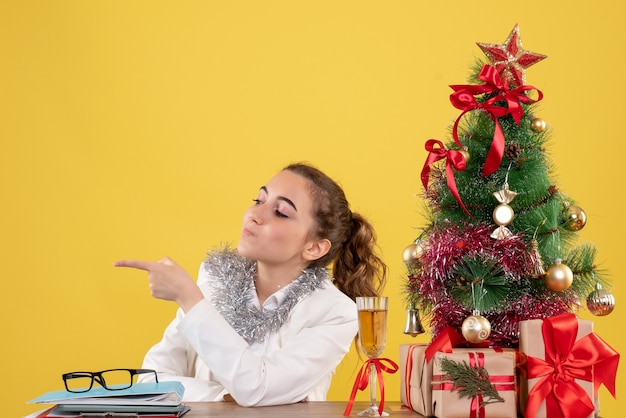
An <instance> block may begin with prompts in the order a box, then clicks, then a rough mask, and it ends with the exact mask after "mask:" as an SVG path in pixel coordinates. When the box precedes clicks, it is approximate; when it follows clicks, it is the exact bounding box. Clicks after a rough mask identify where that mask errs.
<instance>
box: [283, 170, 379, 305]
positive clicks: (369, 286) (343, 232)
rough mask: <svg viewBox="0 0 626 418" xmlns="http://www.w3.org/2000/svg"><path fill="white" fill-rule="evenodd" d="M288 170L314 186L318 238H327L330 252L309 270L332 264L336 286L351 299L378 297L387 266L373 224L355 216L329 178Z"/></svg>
mask: <svg viewBox="0 0 626 418" xmlns="http://www.w3.org/2000/svg"><path fill="white" fill-rule="evenodd" d="M285 170H288V171H291V172H293V173H295V174H298V175H300V176H302V177H304V178H305V179H307V180H309V181H310V183H311V195H312V197H313V202H314V205H315V206H314V211H315V220H316V223H317V230H316V231H313V234H314V235H315V236H316V237H317V238H324V239H328V240H329V241H330V242H331V247H330V250H329V251H328V253H327V254H326V255H324V256H323V257H321V258H319V259H317V260H315V261H313V262H311V264H310V267H327V266H328V265H329V264H331V262H332V263H333V276H334V278H335V286H337V288H338V289H339V290H341V291H342V292H343V293H345V294H346V295H348V296H349V297H350V298H351V299H353V300H354V299H355V298H356V297H357V296H379V295H380V294H381V293H382V290H383V288H384V286H385V282H386V276H387V266H386V265H385V263H384V262H383V260H382V259H381V258H380V257H379V256H378V255H377V254H376V250H377V249H378V248H377V245H376V234H375V232H374V228H373V227H372V225H371V224H370V223H369V222H368V221H367V220H366V219H365V218H363V217H362V216H361V215H360V214H358V213H352V212H351V211H350V207H349V204H348V201H347V199H346V196H345V194H344V192H343V190H342V188H341V187H340V186H339V185H338V184H337V183H336V182H335V181H334V180H332V179H331V178H330V177H328V176H327V175H326V174H324V173H323V172H322V171H320V170H318V169H317V168H314V167H312V166H310V165H307V164H302V163H298V164H291V165H289V166H287V167H285Z"/></svg>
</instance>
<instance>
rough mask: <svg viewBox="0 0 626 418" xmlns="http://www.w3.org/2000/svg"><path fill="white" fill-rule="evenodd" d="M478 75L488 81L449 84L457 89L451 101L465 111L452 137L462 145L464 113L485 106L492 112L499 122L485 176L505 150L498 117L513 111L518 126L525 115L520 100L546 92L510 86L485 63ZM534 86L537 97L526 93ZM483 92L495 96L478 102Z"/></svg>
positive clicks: (498, 164) (492, 116) (496, 165)
mask: <svg viewBox="0 0 626 418" xmlns="http://www.w3.org/2000/svg"><path fill="white" fill-rule="evenodd" d="M478 79H479V80H482V81H484V82H485V84H465V85H453V86H450V87H452V89H453V90H454V93H452V94H451V95H450V102H451V103H452V105H453V106H454V107H456V108H457V109H460V110H462V111H463V113H461V115H460V116H459V117H458V118H457V119H456V122H455V123H454V128H453V129H452V137H453V138H454V141H455V142H456V143H457V145H458V146H459V147H461V149H463V145H461V142H460V141H459V135H458V125H459V122H460V120H461V118H462V117H463V115H464V114H465V113H467V112H469V111H471V110H475V109H482V110H484V111H485V112H487V113H489V115H490V116H491V118H492V119H493V121H494V123H495V125H496V126H495V131H494V133H493V140H492V142H491V147H490V148H489V153H488V155H487V160H486V161H485V165H484V166H483V171H482V174H483V176H485V177H486V176H488V175H490V174H493V173H494V172H495V171H496V170H497V169H498V167H499V166H500V163H501V162H502V155H503V154H504V133H503V132H502V127H501V126H500V123H499V121H498V118H499V117H502V116H505V115H508V114H510V115H511V116H512V117H513V119H514V120H515V122H516V123H517V125H518V126H519V124H520V121H521V119H522V116H524V110H523V109H522V106H521V104H522V103H524V104H531V103H536V102H538V101H540V100H541V99H542V98H543V93H542V92H541V91H540V90H537V89H536V88H534V87H532V86H519V87H516V88H514V89H513V90H511V89H509V87H508V85H507V83H506V82H505V81H503V80H502V78H501V76H500V74H499V73H498V71H497V70H496V69H495V68H494V67H492V66H491V65H484V66H483V68H482V69H481V70H480V73H479V74H478ZM531 90H535V91H537V93H538V98H537V99H536V100H534V99H531V98H530V97H528V96H527V95H526V92H527V91H531ZM481 94H494V96H493V97H491V98H490V99H488V100H485V101H484V102H481V103H479V102H478V101H477V100H476V98H475V97H474V96H476V95H481ZM501 102H506V106H502V105H501V104H500V103H501Z"/></svg>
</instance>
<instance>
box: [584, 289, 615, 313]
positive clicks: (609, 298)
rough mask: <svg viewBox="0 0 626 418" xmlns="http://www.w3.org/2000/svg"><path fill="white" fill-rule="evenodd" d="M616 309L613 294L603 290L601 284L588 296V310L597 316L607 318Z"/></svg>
mask: <svg viewBox="0 0 626 418" xmlns="http://www.w3.org/2000/svg"><path fill="white" fill-rule="evenodd" d="M614 308H615V297H614V296H613V294H612V293H611V292H609V291H608V290H605V289H603V288H602V286H601V285H600V283H597V284H596V290H594V291H593V292H591V293H589V296H587V309H588V310H589V312H591V313H592V314H594V315H596V316H605V315H608V314H610V313H611V312H613V309H614Z"/></svg>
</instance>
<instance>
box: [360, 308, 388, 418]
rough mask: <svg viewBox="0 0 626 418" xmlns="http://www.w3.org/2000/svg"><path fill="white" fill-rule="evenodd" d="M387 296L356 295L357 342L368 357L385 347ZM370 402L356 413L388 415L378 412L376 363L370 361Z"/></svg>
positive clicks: (374, 356)
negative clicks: (357, 317) (357, 316)
mask: <svg viewBox="0 0 626 418" xmlns="http://www.w3.org/2000/svg"><path fill="white" fill-rule="evenodd" d="M387 300H388V299H387V298H386V297H375V296H368V297H357V298H356V307H357V310H358V312H359V343H360V346H361V350H362V351H363V352H364V353H365V354H366V355H367V357H369V358H370V359H373V358H377V357H378V356H380V355H381V354H382V353H383V350H384V349H385V342H386V339H387ZM369 377H370V381H369V387H370V404H369V406H368V407H367V409H365V410H364V411H361V412H359V413H358V414H357V415H358V416H361V417H379V416H383V417H386V416H389V414H388V413H386V412H383V413H382V415H379V414H378V406H377V405H376V365H375V364H374V363H370V376H369Z"/></svg>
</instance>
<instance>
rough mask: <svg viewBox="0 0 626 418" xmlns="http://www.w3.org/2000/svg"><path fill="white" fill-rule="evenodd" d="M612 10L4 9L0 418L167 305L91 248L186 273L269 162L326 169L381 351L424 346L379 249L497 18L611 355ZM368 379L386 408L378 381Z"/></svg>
mask: <svg viewBox="0 0 626 418" xmlns="http://www.w3.org/2000/svg"><path fill="white" fill-rule="evenodd" d="M624 11H625V10H624V6H623V5H622V4H621V3H620V2H617V1H612V0H599V1H595V2H591V3H590V2H583V1H570V2H567V6H564V5H563V3H562V2H546V1H534V0H533V1H522V2H498V3H497V4H496V3H493V2H481V1H476V2H468V1H458V2H453V1H441V2H426V1H416V0H406V1H384V2H383V1H380V2H373V1H355V0H349V1H340V0H334V1H319V0H318V1H293V0H292V1H268V0H266V1H156V0H150V1H148V0H146V1H72V0H65V1H63V0H55V1H32V0H22V1H8V0H4V1H3V2H1V3H0V54H1V58H2V61H1V63H0V118H1V119H0V138H1V141H2V149H1V150H0V179H1V180H0V182H1V183H0V184H1V186H2V187H1V199H2V204H1V207H2V209H1V210H2V216H1V217H0V234H1V242H2V247H1V251H0V257H1V258H0V260H1V266H2V267H1V270H0V272H1V276H2V288H1V289H2V290H0V298H1V300H0V317H1V318H2V319H1V321H2V334H1V335H2V336H1V337H0V338H1V341H2V344H1V348H0V361H1V368H0V393H2V395H1V397H2V399H3V405H2V408H4V412H3V413H2V415H3V416H19V415H22V414H26V413H29V412H31V411H33V410H35V409H36V407H35V406H32V405H26V404H25V402H26V401H28V400H29V399H32V398H34V397H36V396H38V395H40V394H42V393H44V392H47V391H50V390H56V389H60V388H62V381H61V378H60V375H61V373H63V372H66V371H71V370H83V369H86V370H100V369H103V368H110V367H138V366H140V365H141V361H142V358H143V355H144V353H145V351H146V350H147V349H148V348H149V347H150V346H151V345H152V344H153V343H155V342H156V341H158V340H159V339H160V336H161V333H162V331H163V329H164V327H165V326H166V324H167V323H168V322H169V321H170V319H171V318H172V316H173V315H174V312H175V306H174V304H173V303H168V302H164V301H160V300H155V299H153V298H151V296H150V294H149V290H148V287H147V281H146V278H145V275H144V274H142V273H140V272H134V271H123V270H116V269H114V268H113V267H112V263H113V261H114V260H116V259H119V258H145V259H151V260H154V259H159V258H161V257H163V256H166V255H167V256H171V257H173V258H174V259H175V260H177V261H178V262H180V263H181V264H182V265H183V266H185V267H186V268H187V269H188V270H190V271H191V272H193V273H194V274H195V272H196V270H197V267H198V265H199V263H200V262H201V261H202V259H203V257H204V254H205V251H206V250H207V249H209V248H211V247H213V246H215V245H217V244H219V243H220V242H232V243H236V241H237V238H238V234H239V229H240V221H241V217H242V214H243V211H244V210H245V208H246V207H247V206H248V205H249V204H251V199H253V198H255V197H256V192H257V189H258V187H259V186H261V185H262V184H264V182H266V181H267V180H268V179H269V178H270V177H271V176H272V175H273V174H274V173H275V172H276V171H277V170H279V169H280V168H282V167H283V166H284V165H285V164H287V163H289V162H293V161H300V160H306V161H310V162H312V163H314V164H315V165H317V166H319V167H320V168H322V169H323V170H325V171H326V172H328V173H329V174H330V175H331V176H333V177H334V178H335V179H337V180H338V181H340V182H341V183H342V184H343V186H344V187H345V190H346V193H347V195H348V198H349V200H350V201H351V203H352V206H353V209H354V210H356V211H359V212H361V213H363V214H364V215H365V216H367V217H368V218H369V219H370V220H371V221H372V222H373V223H374V225H375V226H376V228H377V231H378V235H379V238H380V244H381V247H382V250H383V253H384V256H385V258H386V261H387V262H388V263H389V265H390V280H389V284H388V286H387V288H386V294H387V295H388V296H390V297H391V299H392V300H391V312H390V318H389V335H388V347H387V349H386V350H385V355H386V356H388V357H390V358H391V359H394V360H396V361H398V346H399V345H400V344H402V343H409V342H413V341H426V339H427V337H426V336H421V337H418V338H417V339H412V338H411V337H409V336H406V335H404V334H402V328H403V325H404V307H403V306H402V302H401V300H402V298H401V287H402V283H403V280H404V270H403V264H402V257H401V255H402V250H403V249H404V247H405V246H406V245H407V244H409V243H410V242H411V241H412V240H413V239H414V238H415V237H416V236H417V229H418V228H419V227H420V226H422V225H423V222H422V219H421V215H420V212H421V205H422V203H421V201H420V199H419V198H418V197H416V196H415V195H416V194H419V193H420V192H421V184H420V181H419V173H420V170H421V168H422V164H423V162H424V159H425V156H426V153H425V151H424V150H423V145H424V142H425V141H426V140H427V139H430V138H437V139H443V138H445V136H446V134H447V132H448V127H449V125H450V124H451V122H452V121H453V120H454V118H456V116H457V115H458V114H459V112H458V111H457V110H456V109H454V108H453V107H452V105H451V104H450V102H449V99H448V96H449V94H450V92H451V90H450V88H449V87H448V85H449V84H462V83H465V82H466V81H467V76H468V75H469V68H470V66H471V65H472V64H473V63H474V60H475V58H476V57H480V56H482V52H481V51H480V50H479V48H478V47H477V46H476V45H475V42H489V43H502V42H503V41H504V40H505V39H506V37H507V36H508V34H509V32H510V31H511V29H512V28H513V26H514V24H515V23H519V25H520V31H521V37H522V41H523V45H524V47H525V48H526V49H528V50H531V51H534V52H539V53H543V54H546V55H548V56H549V58H548V59H546V60H544V61H542V62H540V63H539V64H537V65H535V66H533V67H531V68H530V69H529V70H528V71H527V84H530V85H533V86H535V87H537V88H539V89H540V90H542V91H543V93H544V95H545V97H544V100H543V102H542V104H541V106H540V112H539V114H538V115H537V116H539V117H541V118H543V119H545V120H546V121H547V122H548V123H549V124H550V126H551V129H552V130H553V131H552V132H553V133H552V141H551V143H550V144H551V145H550V147H549V149H548V151H549V152H550V154H551V156H552V158H553V160H554V167H555V174H556V175H557V177H556V184H557V185H558V186H559V188H561V189H562V190H563V191H565V192H566V193H568V194H569V195H570V196H572V197H573V198H574V199H575V200H576V201H577V202H578V203H579V204H580V206H582V207H583V209H584V210H585V211H586V213H587V215H588V218H589V221H588V224H587V226H586V227H585V228H584V229H583V230H582V231H581V233H580V239H581V241H590V242H592V243H594V244H595V245H596V246H597V247H598V250H599V257H598V261H599V263H600V266H601V267H602V268H604V269H607V270H608V271H609V272H610V273H611V276H610V278H611V280H612V281H613V282H614V284H615V285H616V288H615V290H614V294H615V296H616V298H617V308H616V310H615V312H614V313H613V314H612V315H611V316H609V317H604V318H595V317H591V315H589V313H588V312H587V311H586V310H583V311H582V316H583V317H585V318H588V319H593V320H594V322H595V329H596V332H597V333H598V334H599V335H600V336H602V337H603V338H604V339H606V340H607V342H609V344H611V345H612V346H613V347H614V348H615V349H617V350H618V351H619V352H621V353H623V352H625V351H626V337H625V336H624V332H623V330H624V322H625V320H626V317H625V316H624V310H623V305H622V304H621V303H623V301H624V299H625V290H624V287H623V286H622V283H621V281H622V278H623V274H624V272H623V268H622V266H621V262H622V261H624V258H623V253H622V251H623V249H622V243H623V241H624V237H625V236H626V230H625V226H624V225H625V222H624V217H625V215H624V192H623V190H624V174H623V173H624V171H623V170H624V164H623V162H622V161H623V158H624V151H623V143H624V130H623V120H624V108H623V107H622V106H621V102H622V98H623V97H624V68H625V67H626V62H625V58H624V50H625V48H624V47H625V40H626V35H625V33H624V22H623V17H624ZM518 192H523V190H518ZM494 204H495V201H494ZM312 343H314V342H312ZM360 361H361V360H360V359H359V358H358V357H357V355H356V353H355V351H354V350H353V351H352V352H351V354H350V355H349V356H348V357H347V358H346V360H345V361H344V363H343V364H342V365H341V366H340V368H339V370H338V373H337V375H336V377H335V379H334V381H333V386H332V388H331V391H330V394H329V398H330V399H331V400H346V399H347V398H348V396H349V393H350V390H351V387H352V383H353V381H354V378H355V374H356V371H357V370H358V367H359V365H360ZM625 380H626V375H625V374H624V372H623V371H621V372H620V373H619V376H618V398H619V399H620V400H618V401H615V400H613V399H612V398H610V397H609V396H608V394H607V392H606V391H605V390H604V389H603V391H602V392H601V401H602V410H603V416H605V417H617V416H619V415H620V413H619V412H618V411H620V412H623V409H624V406H626V404H624V402H623V401H622V400H623V399H624V396H625V393H624V390H626V389H625V388H624V383H625ZM385 383H386V384H385V389H386V398H387V399H388V400H398V399H399V386H400V383H399V375H395V376H394V375H386V376H385ZM619 392H621V393H619ZM359 397H360V399H365V397H366V394H364V393H361V394H360V395H359ZM620 404H621V409H620Z"/></svg>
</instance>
